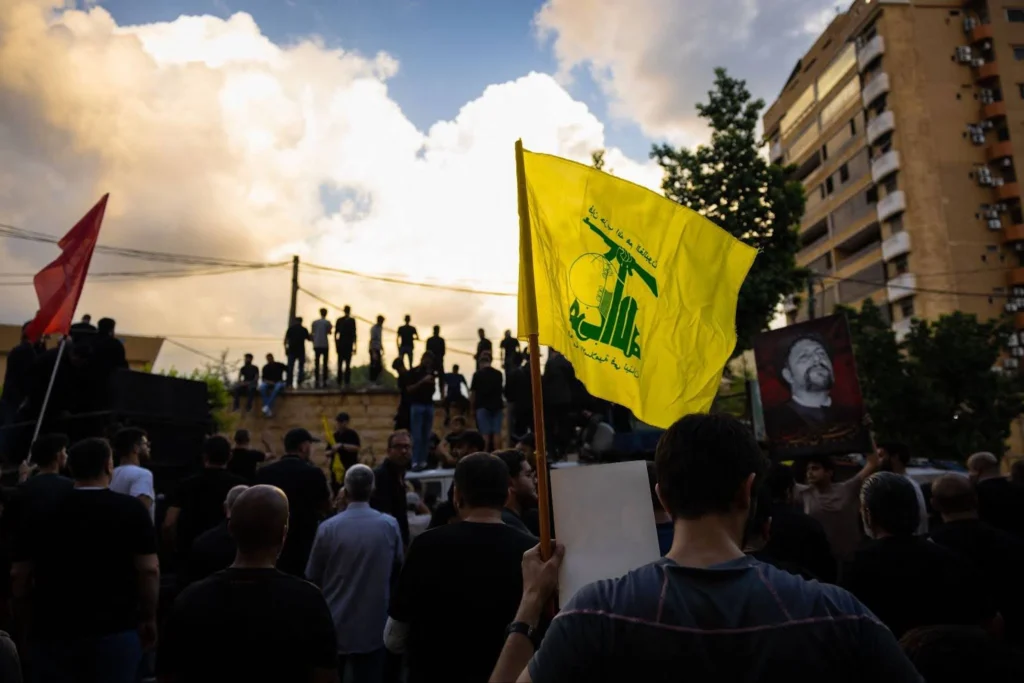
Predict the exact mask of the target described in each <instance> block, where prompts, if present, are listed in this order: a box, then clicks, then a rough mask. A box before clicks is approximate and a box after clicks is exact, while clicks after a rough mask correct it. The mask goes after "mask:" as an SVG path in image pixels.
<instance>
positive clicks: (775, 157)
mask: <svg viewBox="0 0 1024 683" xmlns="http://www.w3.org/2000/svg"><path fill="white" fill-rule="evenodd" d="M770 155H771V156H770V157H769V161H771V162H772V163H773V164H778V163H782V142H775V143H773V144H772V147H771V152H770Z"/></svg>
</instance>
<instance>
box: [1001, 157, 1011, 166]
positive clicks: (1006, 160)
mask: <svg viewBox="0 0 1024 683" xmlns="http://www.w3.org/2000/svg"><path fill="white" fill-rule="evenodd" d="M1011 166H1013V159H1011V158H1010V157H1006V158H1005V159H1003V168H1010V167H1011Z"/></svg>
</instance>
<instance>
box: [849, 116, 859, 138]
mask: <svg viewBox="0 0 1024 683" xmlns="http://www.w3.org/2000/svg"><path fill="white" fill-rule="evenodd" d="M856 134H857V119H855V118H853V119H850V135H856Z"/></svg>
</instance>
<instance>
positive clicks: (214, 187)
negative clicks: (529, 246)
mask: <svg viewBox="0 0 1024 683" xmlns="http://www.w3.org/2000/svg"><path fill="white" fill-rule="evenodd" d="M0 64H3V65H4V68H3V69H0V222H4V223H9V224H14V225H17V226H21V227H24V228H29V229H34V230H41V231H46V232H49V233H51V234H60V233H63V232H64V231H65V230H66V229H67V228H68V227H70V226H71V225H72V224H73V223H74V221H75V220H76V219H77V218H78V217H79V216H81V215H82V214H83V213H84V212H85V211H86V210H87V208H88V207H89V206H90V205H91V204H92V203H93V202H94V201H95V200H96V199H97V198H98V197H99V196H100V195H101V194H102V193H104V192H110V193H111V202H110V206H109V209H108V212H107V219H106V222H105V225H104V228H103V234H102V236H101V241H102V242H104V243H107V244H114V245H117V246H131V247H136V248H141V249H149V250H162V251H172V252H178V253H190V254H198V255H203V256H217V257H229V258H233V259H244V260H252V261H281V260H288V259H289V258H290V256H291V255H292V254H293V253H294V254H299V255H300V257H301V258H302V259H303V260H304V261H308V262H315V263H319V264H324V265H328V266H334V267H339V268H347V269H350V270H358V271H363V272H371V273H387V274H398V275H400V276H403V277H406V278H410V279H414V280H430V281H434V282H438V283H447V284H461V285H470V286H473V287H477V288H485V289H490V290H503V291H514V289H515V280H516V276H517V264H518V236H517V217H516V202H515V167H514V156H513V142H514V141H515V139H516V138H517V137H522V138H523V140H524V144H525V145H526V146H527V147H528V148H531V149H535V150H537V151H543V152H549V153H554V154H559V155H561V156H565V157H569V158H573V159H577V160H580V161H588V160H589V155H590V152H591V151H592V150H594V149H598V148H602V147H604V146H605V140H604V129H603V126H602V124H601V122H600V121H599V120H598V119H597V118H596V117H595V116H594V115H593V114H592V113H591V112H590V111H589V110H588V109H587V107H586V106H585V105H584V104H581V103H580V102H577V101H574V100H573V99H572V98H571V97H570V96H569V95H568V93H567V92H566V91H565V90H564V89H563V88H562V87H561V86H560V85H559V84H558V83H557V82H556V80H555V79H554V78H552V77H551V76H548V75H545V74H537V73H531V74H528V75H525V76H523V77H522V78H519V79H517V80H515V81H511V82H508V83H502V84H496V85H493V86H490V87H489V88H487V89H486V90H485V91H484V92H483V93H481V95H480V96H479V97H478V98H477V99H476V100H474V101H472V102H469V103H467V104H466V105H465V106H464V107H463V108H462V109H461V111H460V112H459V113H458V115H457V116H456V117H455V118H454V119H452V120H451V121H440V122H437V123H436V124H435V125H433V126H432V127H430V129H429V130H426V131H421V130H418V129H417V128H416V126H414V125H413V124H412V123H411V122H410V121H409V120H408V119H407V118H406V117H405V115H404V114H403V113H402V111H401V108H400V107H399V106H398V105H397V104H396V103H395V102H394V101H393V100H392V99H391V98H390V97H389V95H388V89H387V79H388V78H389V77H391V76H392V75H394V74H395V73H396V71H397V69H398V68H400V67H399V65H398V63H397V62H396V60H395V59H394V58H392V57H391V56H390V55H387V54H384V53H380V54H377V55H373V56H366V55H361V54H357V53H352V52H347V51H344V50H341V49H334V48H328V47H326V46H325V45H324V44H323V42H322V41H320V40H319V39H317V38H316V37H309V38H305V39H301V40H298V41H296V42H294V43H292V44H289V45H285V46H281V45H276V44H274V43H273V42H271V41H270V40H268V39H267V38H266V37H265V36H264V35H263V34H262V33H261V31H260V28H259V26H257V25H256V23H255V22H254V21H253V19H252V17H251V16H249V15H247V14H244V13H238V14H235V15H233V16H231V17H230V18H229V19H226V20H224V19H219V18H215V17H210V16H202V17H181V18H179V19H177V20H175V21H173V22H165V23H154V24H148V25H143V26H118V25H117V24H116V22H115V21H114V19H113V18H112V17H111V16H110V14H109V13H108V12H107V11H106V10H104V9H103V8H102V7H96V6H84V8H83V9H80V10H64V9H63V3H62V2H59V1H58V0H5V2H3V3H2V4H0ZM608 160H609V163H610V165H611V166H612V167H614V168H615V171H616V173H617V174H618V175H621V176H623V177H626V178H629V179H630V180H634V181H636V182H639V183H642V184H646V185H648V186H650V187H652V188H657V187H658V184H659V178H660V173H659V170H658V169H657V167H656V166H654V165H652V164H651V163H650V162H649V161H646V160H645V161H643V162H637V161H634V160H631V159H629V158H628V157H626V156H625V155H624V154H622V152H620V151H619V150H616V149H611V150H609V152H608ZM324 198H327V199H328V200H329V201H326V202H325V201H323V200H324ZM53 253H54V249H53V248H52V247H42V246H40V245H36V244H26V243H21V242H14V241H12V240H3V241H0V270H2V272H4V273H11V272H22V271H26V272H31V271H33V270H35V269H37V268H38V267H39V266H40V265H41V264H42V263H45V262H46V261H47V260H49V258H50V257H52V255H53ZM152 267H153V266H152V265H150V264H132V263H127V264H126V263H125V262H124V261H123V260H120V261H119V260H116V259H114V258H113V257H101V256H97V258H96V259H95V260H94V263H93V269H94V270H97V271H98V270H115V269H116V270H125V269H128V268H147V269H151V268H152ZM301 279H302V284H303V286H304V287H306V288H308V289H310V290H312V291H314V292H317V293H319V294H320V295H321V296H323V297H325V298H327V299H328V300H330V301H332V302H335V303H338V304H343V303H349V304H351V305H352V306H353V308H354V309H355V311H356V312H357V313H359V314H361V315H363V316H365V317H367V318H370V317H375V316H376V315H377V314H378V313H381V314H383V315H385V316H387V318H388V319H389V322H396V323H397V321H398V320H399V319H400V317H401V316H402V315H404V314H405V313H407V312H408V313H411V314H412V315H413V316H414V322H415V323H418V324H419V326H420V328H421V330H423V331H426V329H427V328H429V326H430V325H432V324H434V323H438V324H441V325H442V326H444V327H445V330H446V333H447V335H448V336H449V337H450V338H454V339H460V338H468V337H472V336H474V331H475V329H476V328H477V327H478V326H481V325H483V326H484V327H487V328H488V329H490V330H493V332H492V336H493V335H495V334H497V333H498V332H499V328H500V329H504V328H506V327H512V326H513V325H514V321H515V300H514V298H504V299H501V298H495V297H482V296H473V295H466V294H459V293H440V292H436V291H430V290H422V289H412V288H405V287H397V286H393V285H387V284H383V283H374V282H369V281H365V280H358V279H353V278H347V277H334V276H330V275H328V274H316V273H312V272H306V271H304V272H303V273H302V275H301ZM288 282H289V277H288V273H287V271H286V270H283V269H282V270H272V271H259V272H256V273H248V274H245V275H224V276H218V277H214V276H207V277H197V278H190V279H181V280H170V281H164V280H158V281H152V282H150V281H145V282H142V283H136V282H133V283H130V284H125V283H120V284H114V283H102V282H99V281H94V282H90V283H89V284H88V285H87V287H86V290H85V294H84V296H83V300H82V302H81V305H80V307H79V310H80V311H83V312H84V311H86V310H88V311H89V312H91V313H92V314H93V315H94V316H97V315H113V316H115V317H117V318H118V320H119V326H120V327H121V329H123V330H125V331H131V332H138V333H144V334H165V333H178V334H195V335H232V336H271V337H278V336H279V335H281V334H282V333H283V327H284V324H285V321H286V317H287V307H288V301H287V295H288ZM4 292H5V295H6V296H4V297H3V299H2V303H0V315H2V316H3V318H4V319H6V320H8V321H14V320H20V319H22V318H24V317H25V316H28V315H31V313H32V312H33V311H34V310H35V300H34V295H33V293H32V290H31V288H28V287H22V288H10V287H7V288H4ZM319 307H320V304H319V303H317V302H315V301H313V300H311V299H309V298H301V299H300V310H301V311H302V313H303V314H304V315H305V317H306V318H307V320H308V319H309V318H311V317H313V315H314V314H315V310H316V309H317V308H319ZM337 313H338V311H336V310H332V311H331V314H332V316H333V315H335V314H337ZM361 334H362V335H363V339H364V340H365V339H366V337H365V329H364V330H362V332H361ZM190 343H193V342H190ZM194 343H195V344H196V345H199V346H200V348H201V349H203V350H206V351H207V352H210V353H214V354H215V353H216V351H217V349H218V348H223V347H227V346H230V347H231V348H232V352H233V353H240V352H241V351H242V350H252V351H253V352H255V353H263V352H264V351H267V350H277V349H278V348H279V345H278V344H276V343H263V344H259V343H248V344H244V345H242V344H239V343H238V342H234V343H227V342H225V343H223V344H218V343H216V342H211V343H203V344H200V343H199V342H194ZM451 345H452V346H460V344H458V343H453V344H451ZM461 346H463V347H467V346H470V344H469V342H466V343H463V344H461ZM165 348H166V347H165ZM360 351H361V352H363V351H365V349H360ZM183 354H184V352H181V351H176V350H174V349H171V348H166V351H165V353H164V355H163V356H162V364H163V365H169V364H175V365H177V366H178V367H190V366H193V365H195V364H196V359H195V358H194V357H191V356H187V355H183Z"/></svg>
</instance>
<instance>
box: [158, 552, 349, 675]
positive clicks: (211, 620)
mask: <svg viewBox="0 0 1024 683" xmlns="http://www.w3.org/2000/svg"><path fill="white" fill-rule="evenodd" d="M337 661H338V644H337V641H336V639H335V635H334V621H333V620H332V618H331V612H330V610H329V609H328V607H327V603H326V602H325V601H324V597H323V595H322V594H321V593H320V589H318V588H317V587H316V586H314V585H313V584H311V583H308V582H306V581H303V580H302V579H297V578H295V577H293V576H288V575H287V574H284V573H282V572H279V571H277V570H276V569H232V568H229V569H225V570H224V571H221V572H217V573H216V574H214V575H213V576H211V577H209V578H208V579H204V580H203V581H200V582H199V583H196V584H193V585H192V586H189V588H188V589H187V590H185V591H184V592H183V593H182V594H181V595H179V596H178V599H177V600H176V601H175V603H174V609H173V610H172V611H171V615H170V617H169V618H168V620H167V623H166V624H165V626H164V629H163V632H162V634H161V641H160V649H159V651H158V653H157V667H156V668H157V673H158V674H159V675H161V676H165V675H166V676H172V677H173V678H174V680H176V681H188V682H189V683H203V682H207V681H208V682H209V683H222V682H224V681H247V682H252V683H256V682H259V681H266V683H282V682H283V681H289V683H290V682H291V681H295V682H296V683H298V682H299V681H311V680H312V678H313V672H314V671H315V670H317V669H329V670H334V669H335V668H336V667H337Z"/></svg>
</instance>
